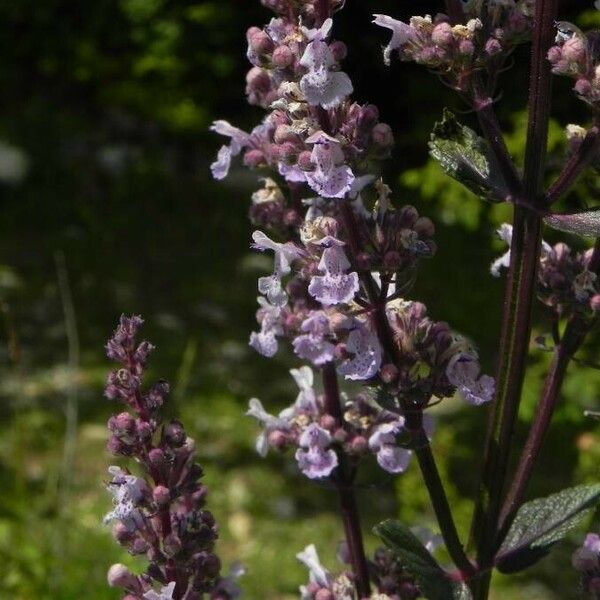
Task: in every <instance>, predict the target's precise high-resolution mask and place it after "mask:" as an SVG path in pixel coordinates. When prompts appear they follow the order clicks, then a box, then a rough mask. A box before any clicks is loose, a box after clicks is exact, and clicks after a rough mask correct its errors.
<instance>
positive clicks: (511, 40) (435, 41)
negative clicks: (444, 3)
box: [374, 0, 533, 91]
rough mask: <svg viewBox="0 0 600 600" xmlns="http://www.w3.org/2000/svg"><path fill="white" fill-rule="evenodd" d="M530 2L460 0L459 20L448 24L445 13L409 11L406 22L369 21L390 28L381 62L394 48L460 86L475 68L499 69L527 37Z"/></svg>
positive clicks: (380, 17)
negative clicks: (411, 13) (420, 14)
mask: <svg viewBox="0 0 600 600" xmlns="http://www.w3.org/2000/svg"><path fill="white" fill-rule="evenodd" d="M532 5H533V1H532V0H519V1H515V0H493V1H490V2H483V1H482V0H470V1H469V2H466V3H464V9H463V10H464V13H465V21H466V22H465V23H464V24H462V23H458V24H454V25H453V24H451V22H450V19H449V17H448V16H447V15H445V14H438V15H436V16H435V17H434V18H432V17H431V16H430V15H425V16H424V17H418V16H415V17H412V18H411V19H410V21H409V22H408V23H404V22H403V21H398V20H396V19H393V18H391V17H389V16H387V15H375V20H374V23H375V24H376V25H379V26H381V27H385V28H386V29H390V30H391V31H392V39H391V41H390V43H389V44H388V45H387V46H386V48H385V49H384V53H383V54H384V60H385V62H386V63H387V64H389V62H390V59H391V56H392V53H393V52H397V53H398V56H399V58H400V60H403V61H412V62H416V63H417V64H421V65H425V66H426V67H428V68H430V69H433V70H435V71H436V72H438V73H440V74H441V75H443V76H444V78H446V79H448V80H449V81H450V82H451V83H452V85H454V86H455V87H456V88H457V89H459V90H461V91H466V90H467V88H468V83H469V76H470V74H471V73H472V72H473V71H474V70H475V69H479V68H482V67H486V68H488V69H493V68H499V67H500V66H501V65H502V64H503V62H504V60H505V58H506V57H507V56H508V54H510V52H512V50H513V49H514V48H515V46H516V45H517V44H519V43H521V42H523V41H525V40H527V39H528V37H529V35H530V32H531V26H532V14H533V13H532ZM484 23H485V26H484Z"/></svg>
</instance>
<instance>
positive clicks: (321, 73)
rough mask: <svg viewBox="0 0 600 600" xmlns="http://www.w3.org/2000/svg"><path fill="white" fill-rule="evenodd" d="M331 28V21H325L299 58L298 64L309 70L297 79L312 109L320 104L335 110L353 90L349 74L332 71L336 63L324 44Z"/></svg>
mask: <svg viewBox="0 0 600 600" xmlns="http://www.w3.org/2000/svg"><path fill="white" fill-rule="evenodd" d="M330 28H331V19H328V20H327V21H326V22H325V23H324V24H323V27H322V28H321V29H320V30H317V31H316V33H315V34H314V37H313V39H312V41H311V42H310V43H309V44H308V45H307V46H306V50H305V51H304V54H303V55H302V58H301V59H300V64H301V65H302V66H303V67H306V69H307V70H308V72H307V73H306V74H305V75H304V76H303V77H302V79H301V80H300V89H301V90H302V93H303V94H304V97H305V98H306V101H307V102H308V103H309V104H310V105H311V106H318V105H321V106H322V107H323V108H326V109H329V108H335V107H336V106H338V105H339V104H340V103H341V102H342V101H343V100H344V98H345V97H346V96H349V95H350V94H351V93H352V91H353V88H352V82H351V81H350V78H349V77H348V75H346V73H343V72H341V71H333V70H332V68H333V67H334V66H335V64H336V62H335V59H334V57H333V54H332V52H331V50H330V49H329V46H328V44H327V43H326V42H325V41H324V39H325V38H326V37H327V35H328V33H329V30H330ZM305 31H309V30H305ZM312 31H315V30H312Z"/></svg>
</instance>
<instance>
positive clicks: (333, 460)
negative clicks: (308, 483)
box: [296, 423, 338, 479]
mask: <svg viewBox="0 0 600 600" xmlns="http://www.w3.org/2000/svg"><path fill="white" fill-rule="evenodd" d="M298 444H299V446H300V448H298V450H297V451H296V460H297V461H298V466H299V467H300V470H301V471H302V472H303V473H304V474H305V475H306V476H307V477H308V478H309V479H321V478H322V477H328V476H329V475H331V472H332V471H333V470H334V469H335V468H336V467H337V465H338V457H337V454H336V453H335V451H334V450H331V449H330V450H327V448H328V446H329V445H330V444H331V435H329V432H328V431H327V430H326V429H323V428H322V427H319V425H317V424H316V423H311V424H310V425H309V426H308V427H307V428H306V429H305V430H304V432H303V433H302V435H301V436H300V440H299V442H298Z"/></svg>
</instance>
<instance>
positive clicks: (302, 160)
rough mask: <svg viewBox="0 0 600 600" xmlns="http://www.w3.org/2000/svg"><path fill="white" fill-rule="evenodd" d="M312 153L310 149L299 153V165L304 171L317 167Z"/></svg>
mask: <svg viewBox="0 0 600 600" xmlns="http://www.w3.org/2000/svg"><path fill="white" fill-rule="evenodd" d="M311 155H312V153H311V152H310V150H303V151H302V152H300V154H299V155H298V167H300V168H301V169H302V170H303V171H312V170H313V169H314V168H315V163H313V161H312V158H311Z"/></svg>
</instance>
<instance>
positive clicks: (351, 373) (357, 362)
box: [338, 321, 382, 381]
mask: <svg viewBox="0 0 600 600" xmlns="http://www.w3.org/2000/svg"><path fill="white" fill-rule="evenodd" d="M357 323H358V326H357V327H356V329H353V330H352V331H351V332H350V334H349V335H348V340H347V342H346V350H347V351H348V352H349V353H350V354H352V355H353V357H352V358H351V359H349V360H347V361H346V362H344V363H342V364H341V365H340V366H339V367H338V372H339V373H340V374H341V375H344V376H345V377H346V379H351V380H354V381H360V380H363V379H370V378H371V377H373V376H374V375H375V374H376V373H377V371H379V367H380V366H381V355H382V350H381V345H380V343H379V339H378V338H377V336H376V335H375V334H374V333H373V332H372V331H371V329H370V328H369V327H368V325H367V324H365V323H362V322H360V321H358V322H357Z"/></svg>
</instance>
